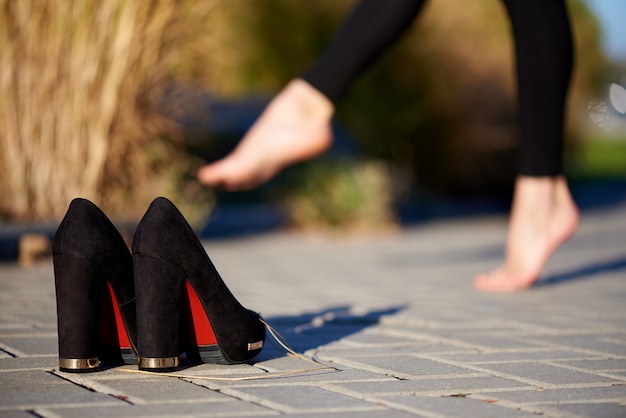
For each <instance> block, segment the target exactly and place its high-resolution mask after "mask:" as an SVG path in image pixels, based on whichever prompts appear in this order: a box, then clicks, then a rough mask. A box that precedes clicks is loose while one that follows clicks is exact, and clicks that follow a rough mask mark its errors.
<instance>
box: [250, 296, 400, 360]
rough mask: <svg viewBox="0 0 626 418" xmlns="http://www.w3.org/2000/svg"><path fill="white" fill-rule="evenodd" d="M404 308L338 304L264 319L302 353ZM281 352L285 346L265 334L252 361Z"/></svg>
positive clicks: (278, 355)
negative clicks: (362, 308) (358, 307)
mask: <svg viewBox="0 0 626 418" xmlns="http://www.w3.org/2000/svg"><path fill="white" fill-rule="evenodd" d="M404 308H405V307H404V306H397V307H392V308H388V309H383V310H378V311H370V312H364V313H360V312H358V313H355V312H353V310H352V309H351V308H350V307H348V306H341V307H336V308H329V309H325V310H323V311H319V312H312V313H305V314H302V315H297V316H277V317H269V318H264V319H265V321H267V323H268V324H269V325H270V326H271V327H272V328H274V329H275V330H276V331H278V332H279V333H280V335H282V337H283V338H284V339H285V341H286V342H287V344H289V346H290V347H291V348H292V349H293V350H295V351H296V352H298V353H304V352H305V351H307V350H310V349H313V348H317V347H321V346H323V345H326V344H329V343H331V342H334V341H338V340H340V339H342V338H344V337H347V336H349V335H352V334H356V333H358V332H360V331H362V330H363V329H365V328H368V327H371V326H374V325H376V324H378V322H379V321H380V319H381V317H383V316H387V315H393V314H396V313H398V312H400V311H402V310H403V309H404ZM284 356H285V350H284V349H283V348H282V347H280V346H279V345H278V343H276V342H275V341H274V340H273V339H272V337H271V336H270V335H268V336H267V337H266V342H265V347H264V348H263V351H261V353H260V354H259V356H258V357H256V358H255V362H258V361H266V360H272V359H275V358H279V357H284Z"/></svg>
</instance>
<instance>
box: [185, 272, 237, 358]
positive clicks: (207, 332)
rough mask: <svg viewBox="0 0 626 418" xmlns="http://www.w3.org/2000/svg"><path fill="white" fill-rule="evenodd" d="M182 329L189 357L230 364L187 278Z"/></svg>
mask: <svg viewBox="0 0 626 418" xmlns="http://www.w3.org/2000/svg"><path fill="white" fill-rule="evenodd" d="M180 319H181V321H180V324H181V325H180V327H181V328H180V329H181V333H182V334H183V335H182V339H183V341H184V342H185V352H186V354H187V358H188V359H189V360H190V361H192V362H196V363H214V364H230V362H229V361H228V359H226V357H224V354H223V353H222V350H220V347H219V345H218V342H217V337H216V336H215V331H213V326H212V325H211V321H210V320H209V317H208V315H207V313H206V309H205V308H204V306H203V305H202V302H201V301H200V297H199V296H198V294H197V293H196V291H195V290H194V288H193V286H192V285H191V283H189V281H187V280H185V284H184V285H183V286H182V292H181V318H180Z"/></svg>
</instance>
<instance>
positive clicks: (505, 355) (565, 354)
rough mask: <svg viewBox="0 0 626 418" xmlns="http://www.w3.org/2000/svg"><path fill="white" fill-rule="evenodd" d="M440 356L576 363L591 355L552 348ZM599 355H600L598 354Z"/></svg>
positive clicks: (476, 360)
mask: <svg viewBox="0 0 626 418" xmlns="http://www.w3.org/2000/svg"><path fill="white" fill-rule="evenodd" d="M435 356H436V357H438V358H441V359H445V360H451V361H455V362H461V363H465V364H476V363H482V364H487V363H510V362H519V361H520V360H525V361H533V360H534V361H538V360H545V361H552V362H560V363H564V364H570V363H572V364H576V362H577V361H584V360H578V359H580V358H581V357H591V356H589V355H585V354H581V353H580V352H578V351H565V350H550V349H535V350H533V349H524V350H522V349H520V350H510V351H504V352H483V353H477V352H463V353H441V354H436V355H435ZM597 357H599V356H597ZM563 359H576V360H571V361H563ZM588 361H590V362H591V361H604V359H596V360H594V359H590V360H588Z"/></svg>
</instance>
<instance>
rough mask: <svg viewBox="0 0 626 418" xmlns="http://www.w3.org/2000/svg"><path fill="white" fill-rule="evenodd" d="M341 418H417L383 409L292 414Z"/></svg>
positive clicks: (297, 417) (302, 417) (295, 415)
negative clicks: (337, 417)
mask: <svg viewBox="0 0 626 418" xmlns="http://www.w3.org/2000/svg"><path fill="white" fill-rule="evenodd" d="M329 415H330V416H339V417H341V418H415V414H411V413H408V412H404V411H398V410H394V409H389V408H381V409H377V410H375V411H352V412H351V411H341V413H340V414H339V413H337V414H329V413H328V412H327V411H320V412H307V413H290V414H289V417H291V418H328V416H329Z"/></svg>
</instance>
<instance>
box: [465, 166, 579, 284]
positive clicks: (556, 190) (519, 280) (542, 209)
mask: <svg viewBox="0 0 626 418" xmlns="http://www.w3.org/2000/svg"><path fill="white" fill-rule="evenodd" d="M578 223H579V212H578V208H577V207H576V204H575V203H574V201H573V200H572V197H571V195H570V193H569V189H568V187H567V183H566V182H565V179H564V178H562V177H556V178H552V177H520V178H518V180H517V183H516V186H515V196H514V199H513V208H512V212H511V220H510V223H509V232H508V238H507V244H506V259H505V261H504V264H503V265H502V266H500V267H499V268H497V269H495V270H493V271H491V272H489V273H483V274H479V275H477V276H476V278H475V279H474V287H475V288H476V289H477V290H480V291H483V292H496V293H511V292H517V291H520V290H524V289H527V288H529V287H531V286H532V285H533V284H534V283H535V282H536V281H537V280H538V278H539V276H540V274H541V272H542V270H543V268H544V267H545V265H546V263H547V262H548V260H549V259H550V257H551V256H552V254H554V252H555V251H556V250H557V249H558V247H559V246H561V245H562V244H564V243H565V242H566V241H567V240H568V239H569V238H570V237H571V236H572V235H573V234H574V232H575V231H576V228H577V227H578Z"/></svg>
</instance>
